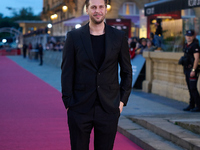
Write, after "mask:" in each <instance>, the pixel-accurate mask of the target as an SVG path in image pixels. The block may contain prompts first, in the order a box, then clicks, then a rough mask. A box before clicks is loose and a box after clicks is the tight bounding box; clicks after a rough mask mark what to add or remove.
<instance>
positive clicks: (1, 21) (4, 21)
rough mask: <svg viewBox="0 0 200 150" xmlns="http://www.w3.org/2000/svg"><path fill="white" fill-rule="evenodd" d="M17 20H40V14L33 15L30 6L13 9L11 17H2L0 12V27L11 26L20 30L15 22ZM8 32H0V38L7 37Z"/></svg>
mask: <svg viewBox="0 0 200 150" xmlns="http://www.w3.org/2000/svg"><path fill="white" fill-rule="evenodd" d="M18 20H41V19H40V15H34V13H33V10H32V8H31V7H28V8H22V9H20V10H19V11H13V16H12V17H4V16H3V14H1V13H0V28H3V27H11V28H15V29H17V30H21V29H20V28H19V24H18V23H16V21H18ZM8 36H9V34H8V33H0V38H3V37H8Z"/></svg>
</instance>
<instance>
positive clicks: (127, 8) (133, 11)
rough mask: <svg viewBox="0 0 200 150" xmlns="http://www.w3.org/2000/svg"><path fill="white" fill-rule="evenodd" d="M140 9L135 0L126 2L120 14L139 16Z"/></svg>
mask: <svg viewBox="0 0 200 150" xmlns="http://www.w3.org/2000/svg"><path fill="white" fill-rule="evenodd" d="M139 14H140V13H139V9H138V7H137V6H136V4H135V3H133V2H126V3H124V4H123V5H122V7H121V8H120V10H119V15H131V16H139Z"/></svg>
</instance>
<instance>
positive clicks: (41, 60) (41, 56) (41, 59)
mask: <svg viewBox="0 0 200 150" xmlns="http://www.w3.org/2000/svg"><path fill="white" fill-rule="evenodd" d="M42 64H43V55H42V54H40V65H42Z"/></svg>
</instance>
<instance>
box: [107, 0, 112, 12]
mask: <svg viewBox="0 0 200 150" xmlns="http://www.w3.org/2000/svg"><path fill="white" fill-rule="evenodd" d="M110 10H111V4H110V0H108V4H107V11H110Z"/></svg>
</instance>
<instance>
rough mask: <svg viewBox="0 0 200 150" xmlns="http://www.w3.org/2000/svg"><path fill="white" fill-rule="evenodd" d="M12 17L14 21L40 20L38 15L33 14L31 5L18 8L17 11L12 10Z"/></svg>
mask: <svg viewBox="0 0 200 150" xmlns="http://www.w3.org/2000/svg"><path fill="white" fill-rule="evenodd" d="M12 19H13V20H14V21H17V20H41V19H40V16H39V15H34V13H33V10H32V8H31V7H28V8H22V9H20V10H19V12H17V11H13V17H12Z"/></svg>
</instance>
